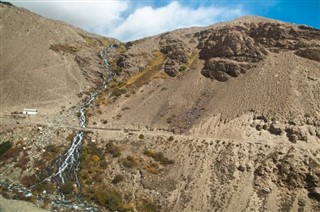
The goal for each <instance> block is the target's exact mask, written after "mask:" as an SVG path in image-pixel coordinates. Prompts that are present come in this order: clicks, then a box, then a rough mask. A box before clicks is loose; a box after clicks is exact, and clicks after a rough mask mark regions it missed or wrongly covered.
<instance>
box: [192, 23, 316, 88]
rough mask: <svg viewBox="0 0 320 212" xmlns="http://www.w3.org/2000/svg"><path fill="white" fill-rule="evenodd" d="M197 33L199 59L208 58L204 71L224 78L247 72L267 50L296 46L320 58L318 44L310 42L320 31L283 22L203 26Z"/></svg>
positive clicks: (310, 56)
mask: <svg viewBox="0 0 320 212" xmlns="http://www.w3.org/2000/svg"><path fill="white" fill-rule="evenodd" d="M194 37H195V38H196V39H198V41H199V44H198V49H200V52H199V56H200V59H203V60H205V65H204V68H203V70H202V72H201V73H202V74H203V75H204V76H205V77H208V78H211V79H216V80H218V81H222V82H223V81H227V80H228V78H230V77H237V76H239V75H240V73H246V71H247V70H248V69H250V68H252V67H255V64H256V63H258V62H260V61H262V60H264V59H265V58H266V56H267V55H268V52H279V51H288V50H295V51H296V52H295V53H296V54H297V55H299V56H302V57H306V58H308V59H312V60H316V61H319V58H320V51H319V47H318V46H313V44H310V43H309V42H308V39H310V37H312V38H314V39H319V37H320V31H319V30H316V29H312V28H303V27H302V28H301V27H300V28H298V27H295V26H290V25H285V24H280V23H259V24H256V23H250V24H249V23H244V24H242V25H240V26H233V27H230V26H225V27H222V28H218V29H216V30H214V29H209V30H204V31H201V32H198V33H196V34H195V36H194ZM221 60H223V62H222V61H221ZM241 63H246V65H244V64H241Z"/></svg>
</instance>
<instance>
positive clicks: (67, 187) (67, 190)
mask: <svg viewBox="0 0 320 212" xmlns="http://www.w3.org/2000/svg"><path fill="white" fill-rule="evenodd" d="M60 189H61V192H62V193H64V194H71V193H72V191H73V182H72V181H71V180H68V181H67V182H65V183H64V184H63V185H62V186H61V188H60Z"/></svg>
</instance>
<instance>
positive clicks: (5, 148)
mask: <svg viewBox="0 0 320 212" xmlns="http://www.w3.org/2000/svg"><path fill="white" fill-rule="evenodd" d="M11 147H12V142H10V141H5V142H3V143H2V144H0V157H1V156H2V155H3V154H4V153H5V152H6V151H8V150H9V149H10V148H11Z"/></svg>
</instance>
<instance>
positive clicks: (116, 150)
mask: <svg viewBox="0 0 320 212" xmlns="http://www.w3.org/2000/svg"><path fill="white" fill-rule="evenodd" d="M106 151H107V152H108V153H110V154H111V155H112V156H113V157H114V158H116V157H119V156H120V155H121V150H120V147H118V146H116V145H114V144H113V142H112V141H109V142H108V143H107V144H106Z"/></svg>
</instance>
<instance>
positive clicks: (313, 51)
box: [295, 47, 320, 62]
mask: <svg viewBox="0 0 320 212" xmlns="http://www.w3.org/2000/svg"><path fill="white" fill-rule="evenodd" d="M295 54H296V55H298V56H300V57H305V58H307V59H310V60H315V61H318V62H320V47H314V48H305V49H299V50H297V51H296V52H295Z"/></svg>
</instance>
